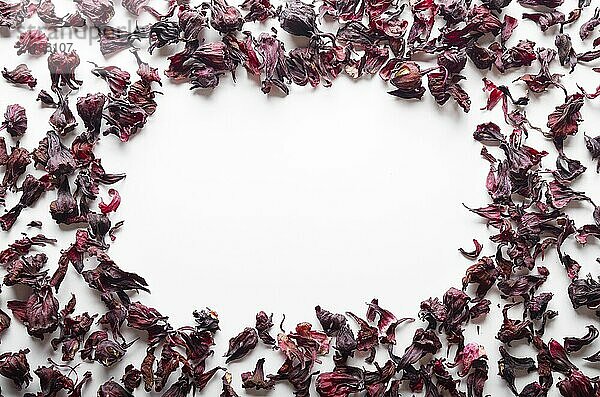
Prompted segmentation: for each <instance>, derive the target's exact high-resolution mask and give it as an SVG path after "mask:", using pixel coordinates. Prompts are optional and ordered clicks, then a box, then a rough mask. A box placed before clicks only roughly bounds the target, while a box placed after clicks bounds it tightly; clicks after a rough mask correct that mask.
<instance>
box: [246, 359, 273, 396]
mask: <svg viewBox="0 0 600 397" xmlns="http://www.w3.org/2000/svg"><path fill="white" fill-rule="evenodd" d="M264 365H265V359H264V358H261V359H259V360H258V361H257V362H256V368H255V369H254V371H253V372H244V373H243V374H242V387H243V388H244V389H254V390H269V389H272V388H273V387H274V386H275V381H273V380H271V379H269V380H266V379H265V372H264V368H263V367H264Z"/></svg>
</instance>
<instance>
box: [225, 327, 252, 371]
mask: <svg viewBox="0 0 600 397" xmlns="http://www.w3.org/2000/svg"><path fill="white" fill-rule="evenodd" d="M257 343H258V333H257V332H256V330H255V329H254V328H245V329H244V330H243V331H242V332H241V333H240V334H238V335H237V336H235V337H233V338H231V339H230V340H229V350H228V351H227V353H225V356H224V357H227V360H226V361H225V362H226V363H229V362H231V361H234V360H238V359H240V358H242V357H244V356H245V355H246V354H248V353H249V352H250V351H251V350H253V349H254V348H255V347H256V345H257Z"/></svg>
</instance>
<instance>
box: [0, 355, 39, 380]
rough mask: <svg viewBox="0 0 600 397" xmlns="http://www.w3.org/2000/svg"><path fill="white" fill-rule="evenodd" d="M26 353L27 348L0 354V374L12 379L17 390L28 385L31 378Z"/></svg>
mask: <svg viewBox="0 0 600 397" xmlns="http://www.w3.org/2000/svg"><path fill="white" fill-rule="evenodd" d="M27 354H29V349H24V350H20V351H19V352H17V353H10V352H8V353H3V354H1V355H0V375H2V376H4V377H5V378H8V379H10V380H12V381H13V383H14V384H15V387H16V388H17V390H21V389H23V387H27V386H29V382H31V381H32V380H33V378H32V377H31V374H30V372H29V362H28V361H27Z"/></svg>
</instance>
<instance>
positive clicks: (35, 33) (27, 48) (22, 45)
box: [15, 29, 49, 56]
mask: <svg viewBox="0 0 600 397" xmlns="http://www.w3.org/2000/svg"><path fill="white" fill-rule="evenodd" d="M15 48H17V49H18V50H17V55H21V54H24V53H28V54H30V55H34V56H40V55H44V54H45V53H46V52H47V51H48V48H49V43H48V36H46V34H45V33H44V32H42V31H40V30H38V29H34V30H27V31H25V32H23V33H21V35H20V36H19V41H17V43H16V44H15Z"/></svg>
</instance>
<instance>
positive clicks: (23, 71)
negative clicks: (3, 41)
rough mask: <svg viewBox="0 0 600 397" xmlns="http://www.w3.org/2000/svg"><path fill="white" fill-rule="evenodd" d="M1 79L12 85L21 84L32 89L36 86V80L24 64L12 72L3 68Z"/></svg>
mask: <svg viewBox="0 0 600 397" xmlns="http://www.w3.org/2000/svg"><path fill="white" fill-rule="evenodd" d="M2 77H4V78H5V79H6V80H7V81H8V82H10V83H12V84H23V85H26V86H28V87H29V88H34V87H35V86H36V85H37V79H36V78H35V77H33V75H32V74H31V70H29V68H28V67H27V65H25V64H21V65H19V66H17V67H16V68H14V69H13V70H7V69H6V68H4V70H3V71H2Z"/></svg>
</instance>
